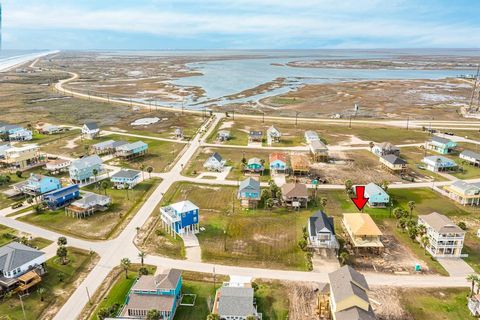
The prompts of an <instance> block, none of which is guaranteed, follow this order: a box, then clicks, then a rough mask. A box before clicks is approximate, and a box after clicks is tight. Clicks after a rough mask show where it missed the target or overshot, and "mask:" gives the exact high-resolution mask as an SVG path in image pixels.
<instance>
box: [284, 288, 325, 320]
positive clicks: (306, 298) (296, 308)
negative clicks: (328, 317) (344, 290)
mask: <svg viewBox="0 0 480 320" xmlns="http://www.w3.org/2000/svg"><path fill="white" fill-rule="evenodd" d="M286 286H287V287H288V288H289V294H288V297H289V301H290V306H289V314H288V319H290V320H314V319H315V320H316V319H318V316H317V296H318V294H319V293H320V292H322V291H323V290H325V289H326V285H325V284H318V283H312V282H288V283H286Z"/></svg>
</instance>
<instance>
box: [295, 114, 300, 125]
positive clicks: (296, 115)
mask: <svg viewBox="0 0 480 320" xmlns="http://www.w3.org/2000/svg"><path fill="white" fill-rule="evenodd" d="M299 113H300V112H298V111H295V127H296V126H297V123H298V114H299Z"/></svg>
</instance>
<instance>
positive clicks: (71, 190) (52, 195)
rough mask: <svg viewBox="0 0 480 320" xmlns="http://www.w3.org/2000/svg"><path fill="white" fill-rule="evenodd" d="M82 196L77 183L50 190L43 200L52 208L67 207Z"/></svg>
mask: <svg viewBox="0 0 480 320" xmlns="http://www.w3.org/2000/svg"><path fill="white" fill-rule="evenodd" d="M79 197H80V188H79V187H78V185H76V184H72V185H69V186H67V187H63V188H60V189H57V190H55V191H51V192H48V193H46V194H44V195H43V196H42V201H43V202H44V203H45V204H46V205H47V206H48V207H49V208H50V209H51V210H55V209H58V208H62V207H65V206H67V205H69V204H70V203H72V202H73V201H75V199H78V198H79Z"/></svg>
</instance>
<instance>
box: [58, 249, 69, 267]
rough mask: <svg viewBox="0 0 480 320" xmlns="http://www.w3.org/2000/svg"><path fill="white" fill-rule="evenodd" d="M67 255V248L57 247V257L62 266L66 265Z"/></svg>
mask: <svg viewBox="0 0 480 320" xmlns="http://www.w3.org/2000/svg"><path fill="white" fill-rule="evenodd" d="M67 255H68V250H67V247H64V246H60V247H58V249H57V257H59V258H60V259H61V260H62V264H66V263H67Z"/></svg>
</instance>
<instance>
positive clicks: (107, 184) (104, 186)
mask: <svg viewBox="0 0 480 320" xmlns="http://www.w3.org/2000/svg"><path fill="white" fill-rule="evenodd" d="M109 187H110V181H108V180H103V181H102V182H101V183H100V188H102V189H103V191H104V192H105V195H107V189H108V188H109Z"/></svg>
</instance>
